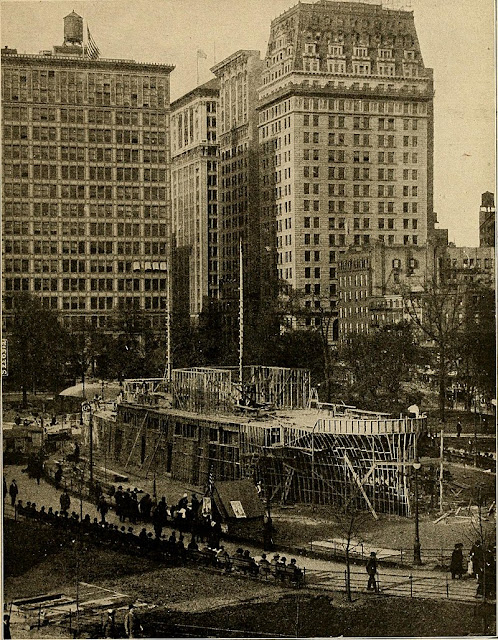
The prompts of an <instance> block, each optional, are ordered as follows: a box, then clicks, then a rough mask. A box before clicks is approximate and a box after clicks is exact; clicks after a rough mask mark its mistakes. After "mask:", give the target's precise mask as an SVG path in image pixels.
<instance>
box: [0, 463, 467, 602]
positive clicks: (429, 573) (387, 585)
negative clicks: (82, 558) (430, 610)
mask: <svg viewBox="0 0 498 640" xmlns="http://www.w3.org/2000/svg"><path fill="white" fill-rule="evenodd" d="M21 470H22V467H20V466H9V467H6V468H4V474H5V477H6V480H7V484H10V482H11V481H12V479H13V478H15V479H16V482H17V484H18V486H19V495H18V499H20V500H22V501H23V503H24V504H26V502H27V501H30V502H35V503H36V506H37V509H39V508H40V507H41V506H42V505H44V506H45V508H46V509H47V510H48V508H49V507H52V508H53V510H54V511H55V510H59V509H60V503H59V498H60V494H61V492H60V491H58V490H56V489H55V487H54V486H52V485H50V484H48V483H47V482H45V481H44V480H42V481H41V483H40V485H37V483H36V480H34V479H31V478H28V476H27V474H25V473H22V472H21ZM80 509H81V512H82V513H83V516H84V515H85V514H87V513H88V514H89V515H90V517H91V518H92V519H93V518H97V517H98V518H99V520H100V516H99V514H98V513H97V509H96V506H95V505H94V504H92V503H90V502H89V501H88V500H85V499H83V500H79V499H77V498H75V497H74V496H71V505H70V509H69V511H76V512H77V513H78V512H79V511H80ZM5 515H6V516H7V517H14V510H13V509H12V507H11V506H10V504H6V506H5ZM106 520H107V521H109V522H112V523H113V524H117V525H119V526H123V523H121V522H120V521H119V518H118V517H117V516H116V514H115V513H114V512H113V511H110V512H109V513H108V515H107V518H106ZM128 526H131V525H130V524H129V523H126V527H128ZM142 527H145V529H146V530H147V532H151V533H153V526H152V524H151V523H139V524H138V525H135V526H134V531H135V533H137V532H138V531H139V530H140V529H141V528H142ZM172 530H173V529H172V528H171V527H169V526H166V527H164V529H163V535H166V536H168V535H169V533H170V532H171V531H172ZM188 537H189V534H186V538H187V540H188ZM223 544H224V546H225V548H226V550H227V551H228V553H229V554H230V555H233V554H234V553H235V551H236V549H237V548H238V547H239V546H241V545H240V543H237V542H230V541H223ZM243 546H244V548H246V549H249V551H250V553H251V554H252V555H253V556H254V557H255V558H256V559H259V558H260V557H261V554H262V552H263V550H262V548H261V547H258V546H256V545H248V544H247V543H244V545H243ZM298 565H299V566H300V567H303V568H304V569H305V571H306V584H307V585H308V586H309V587H310V588H312V589H330V590H344V589H345V566H344V563H340V562H336V561H331V560H324V559H319V558H311V557H308V556H305V555H301V556H299V557H298ZM379 565H380V566H379V573H378V586H379V589H380V593H382V594H386V595H403V596H412V597H424V598H432V599H443V598H450V599H455V600H461V601H475V592H476V587H477V583H476V581H475V580H473V579H470V578H469V579H464V580H451V579H448V574H444V573H441V572H440V571H434V570H431V569H425V568H420V569H419V568H413V569H407V568H399V569H398V568H389V569H387V568H386V570H384V569H383V567H382V560H381V558H380V562H379ZM367 579H368V576H367V573H366V571H365V569H364V567H358V566H352V567H351V588H352V590H354V591H359V592H362V591H365V590H366V585H367Z"/></svg>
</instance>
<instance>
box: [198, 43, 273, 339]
mask: <svg viewBox="0 0 498 640" xmlns="http://www.w3.org/2000/svg"><path fill="white" fill-rule="evenodd" d="M211 70H212V72H213V73H214V74H215V76H216V77H217V78H218V79H219V82H220V102H219V109H218V120H217V123H218V139H219V145H220V148H219V153H220V163H219V172H218V175H219V186H218V199H219V225H220V231H219V233H220V250H221V259H220V260H219V267H220V300H221V302H222V305H223V310H224V318H225V322H226V327H227V331H228V335H229V343H230V344H231V346H232V347H235V344H236V341H237V335H238V313H239V274H240V270H239V246H240V242H242V251H243V274H244V309H245V312H246V315H245V318H246V325H247V327H248V328H249V327H250V326H251V325H252V324H253V323H254V322H255V320H256V317H257V314H258V311H259V305H260V299H261V291H260V255H261V252H260V208H259V172H258V114H257V102H258V94H257V89H258V87H259V85H260V83H261V74H262V70H263V62H262V60H261V59H260V55H259V51H251V50H241V51H237V52H236V53H234V54H232V55H231V56H229V57H228V58H225V60H223V61H221V62H219V63H218V64H216V65H215V66H214V67H213V68H212V69H211ZM232 351H233V349H232Z"/></svg>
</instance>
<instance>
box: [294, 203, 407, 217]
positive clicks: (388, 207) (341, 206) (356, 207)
mask: <svg viewBox="0 0 498 640" xmlns="http://www.w3.org/2000/svg"><path fill="white" fill-rule="evenodd" d="M289 204H290V203H289ZM394 208H395V203H394V202H378V203H377V212H378V213H380V214H383V213H394ZM402 209H403V213H409V212H410V210H411V213H418V202H403V203H402ZM311 210H313V211H317V212H318V211H320V200H303V211H311ZM370 210H371V209H370V202H369V201H365V202H361V201H359V200H354V201H353V212H354V213H360V212H362V213H370ZM289 211H290V208H289ZM328 211H329V213H334V212H336V211H340V212H346V201H345V200H329V201H328Z"/></svg>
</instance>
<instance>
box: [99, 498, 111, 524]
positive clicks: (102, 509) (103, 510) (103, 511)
mask: <svg viewBox="0 0 498 640" xmlns="http://www.w3.org/2000/svg"><path fill="white" fill-rule="evenodd" d="M97 511H98V512H99V513H100V517H101V522H102V523H104V522H105V517H106V515H107V512H108V511H109V505H108V504H107V502H106V499H105V497H104V496H103V495H101V496H100V498H99V503H98V505H97Z"/></svg>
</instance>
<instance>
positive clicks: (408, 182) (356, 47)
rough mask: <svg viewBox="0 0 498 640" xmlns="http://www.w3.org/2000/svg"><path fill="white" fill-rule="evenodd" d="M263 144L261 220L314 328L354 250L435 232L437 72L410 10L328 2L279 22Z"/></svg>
mask: <svg viewBox="0 0 498 640" xmlns="http://www.w3.org/2000/svg"><path fill="white" fill-rule="evenodd" d="M259 140H260V165H259V166H260V185H261V192H260V208H261V217H262V219H261V225H262V228H266V229H267V233H268V234H270V235H271V236H273V237H274V242H275V245H276V251H277V263H278V264H277V268H278V277H279V279H280V280H281V281H282V282H283V283H284V286H285V285H286V286H287V287H289V288H292V289H293V290H297V291H301V292H303V294H304V304H305V305H306V307H307V308H308V309H309V314H307V315H306V324H307V325H314V324H317V325H318V324H319V323H320V322H321V314H322V313H323V310H324V309H325V310H326V311H328V312H329V313H332V314H336V313H337V311H336V305H337V294H338V291H337V287H338V280H337V263H338V260H339V259H340V254H341V253H342V252H344V251H345V250H346V248H347V246H348V245H350V244H352V245H358V246H365V245H366V246H368V245H369V244H371V243H373V242H382V243H385V244H387V245H395V244H402V245H420V244H424V243H425V242H426V241H427V238H428V236H429V235H430V234H431V232H432V230H433V227H434V213H433V186H432V185H433V83H432V70H431V69H428V68H426V67H425V66H424V63H423V59H422V53H421V51H420V46H419V43H418V39H417V33H416V29H415V23H414V16H413V13H412V12H410V11H403V10H393V9H386V8H383V7H382V6H381V5H380V4H376V5H372V4H366V3H365V4H364V3H358V2H354V3H353V2H335V1H330V0H320V1H319V2H316V3H314V4H306V3H299V4H298V5H296V6H295V7H293V8H291V9H289V10H288V11H286V12H285V13H283V14H282V15H280V16H279V17H278V18H276V19H275V20H273V22H272V24H271V30H270V38H269V43H268V51H267V55H266V59H265V70H264V73H263V77H262V84H261V88H260V91H259ZM315 312H316V313H315ZM290 322H292V323H295V319H290ZM336 337H337V323H334V330H333V335H332V336H331V338H336Z"/></svg>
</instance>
